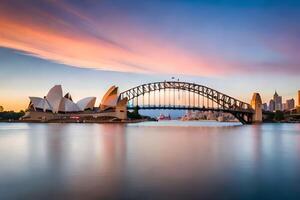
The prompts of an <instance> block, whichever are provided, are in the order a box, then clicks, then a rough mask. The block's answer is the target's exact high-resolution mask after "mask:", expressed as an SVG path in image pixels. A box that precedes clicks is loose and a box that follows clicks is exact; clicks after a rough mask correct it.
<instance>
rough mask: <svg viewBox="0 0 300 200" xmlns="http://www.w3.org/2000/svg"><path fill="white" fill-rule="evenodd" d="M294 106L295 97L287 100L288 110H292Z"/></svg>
mask: <svg viewBox="0 0 300 200" xmlns="http://www.w3.org/2000/svg"><path fill="white" fill-rule="evenodd" d="M293 108H295V100H294V99H288V100H286V110H291V109H293Z"/></svg>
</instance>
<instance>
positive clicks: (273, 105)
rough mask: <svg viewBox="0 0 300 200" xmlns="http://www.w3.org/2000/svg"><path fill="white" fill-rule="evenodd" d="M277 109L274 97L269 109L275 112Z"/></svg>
mask: <svg viewBox="0 0 300 200" xmlns="http://www.w3.org/2000/svg"><path fill="white" fill-rule="evenodd" d="M274 110H275V101H274V100H273V99H271V100H270V102H269V111H271V112H273V111H274Z"/></svg>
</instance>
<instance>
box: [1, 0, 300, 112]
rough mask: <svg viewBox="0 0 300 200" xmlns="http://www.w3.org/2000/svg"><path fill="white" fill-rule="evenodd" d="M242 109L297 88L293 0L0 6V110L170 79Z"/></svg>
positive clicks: (299, 27) (41, 1) (298, 35)
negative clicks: (56, 94) (234, 101)
mask: <svg viewBox="0 0 300 200" xmlns="http://www.w3.org/2000/svg"><path fill="white" fill-rule="evenodd" d="M172 76H175V77H176V78H180V80H182V81H188V82H195V83H199V84H202V85H206V86H209V87H212V88H214V89H216V90H219V91H221V92H224V93H226V94H228V95H231V96H234V97H236V98H239V99H241V100H244V101H246V102H249V101H250V98H251V96H252V93H253V92H259V93H260V94H261V96H262V98H263V100H264V101H269V99H270V98H271V96H272V95H273V93H274V90H275V89H276V90H277V92H278V93H279V94H280V95H282V96H283V97H284V100H285V99H287V98H296V93H297V90H298V89H300V1H296V0H243V1H242V0H199V1H196V0H195V1H192V0H190V1H189V0H165V1H164V0H151V1H146V0H87V1H81V0H26V1H24V0H0V105H3V106H4V108H5V109H6V110H20V109H25V108H26V106H27V105H28V103H29V99H28V96H44V95H46V93H47V91H48V90H49V89H50V88H51V87H52V86H53V85H55V84H62V85H63V88H64V89H65V92H70V93H71V94H72V96H73V97H74V99H75V100H78V99H81V98H83V97H85V96H96V97H97V98H98V100H97V104H98V103H99V102H100V99H101V97H102V95H103V93H104V92H105V90H106V89H107V88H108V87H109V86H111V85H117V86H120V89H121V90H125V89H128V88H130V87H133V86H136V85H138V84H141V83H146V82H152V81H163V80H169V79H170V78H171V77H172Z"/></svg>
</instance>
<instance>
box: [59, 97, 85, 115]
mask: <svg viewBox="0 0 300 200" xmlns="http://www.w3.org/2000/svg"><path fill="white" fill-rule="evenodd" d="M59 111H62V112H78V111H80V109H79V108H78V106H77V105H76V104H75V103H74V102H73V101H71V100H70V99H68V98H65V97H63V98H62V99H61V102H60V105H59Z"/></svg>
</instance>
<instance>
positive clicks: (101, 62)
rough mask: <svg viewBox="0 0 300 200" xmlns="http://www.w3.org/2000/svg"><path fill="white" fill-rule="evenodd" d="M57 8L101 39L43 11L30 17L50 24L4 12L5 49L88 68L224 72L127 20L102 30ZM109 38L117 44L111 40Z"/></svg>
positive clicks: (0, 22)
mask: <svg viewBox="0 0 300 200" xmlns="http://www.w3.org/2000/svg"><path fill="white" fill-rule="evenodd" d="M52 4H53V5H55V6H56V8H57V9H61V10H62V11H64V12H66V13H67V14H68V15H71V16H72V17H74V18H75V19H76V20H77V21H78V23H83V24H86V25H87V26H88V27H90V28H91V29H94V30H95V33H92V34H91V32H89V31H84V30H80V27H78V28H77V27H76V24H72V23H70V22H67V21H65V20H63V19H61V18H60V17H57V16H54V15H51V14H49V13H46V12H41V11H40V10H36V9H33V10H31V12H33V13H31V15H30V17H32V16H36V17H37V18H41V21H43V20H44V23H39V22H36V21H35V20H30V17H29V16H27V15H24V16H14V15H13V14H12V13H9V12H5V10H1V8H0V11H3V12H0V13H2V14H0V27H1V29H0V35H1V37H0V46H2V47H8V48H13V49H17V50H21V51H25V52H28V53H29V54H32V55H34V56H37V57H40V58H44V59H48V60H52V61H55V62H59V63H63V64H67V65H71V66H75V67H82V68H94V69H100V70H110V71H121V72H141V73H178V74H192V75H194V74H197V75H211V74H215V73H217V71H218V70H217V69H216V68H212V67H209V66H217V65H219V63H218V59H217V60H215V59H209V58H205V59H204V58H201V57H200V56H198V55H197V56H196V55H192V54H191V53H189V52H187V51H184V50H182V49H180V48H178V47H177V46H175V45H174V44H172V43H171V42H169V41H165V40H162V39H159V38H158V37H156V36H154V35H151V34H148V33H146V32H143V30H140V29H139V28H138V27H135V26H133V25H131V24H130V23H127V22H126V19H124V21H122V23H119V24H111V23H105V24H97V22H96V21H95V20H94V19H92V18H90V17H89V16H86V15H84V13H80V11H78V10H75V9H74V8H72V7H70V6H68V5H66V4H62V3H59V2H57V3H56V1H53V2H52ZM46 19H48V20H49V23H46V21H45V20H46ZM51 24H54V25H51ZM101 29H102V30H103V29H105V31H101ZM113 31H115V32H118V34H114V33H113ZM120 32H121V34H120ZM103 33H105V34H103ZM110 33H111V34H110ZM107 34H110V35H109V36H110V37H111V38H113V40H111V39H108V38H109V37H106V36H107ZM103 35H104V36H103ZM219 72H220V71H218V73H219Z"/></svg>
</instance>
